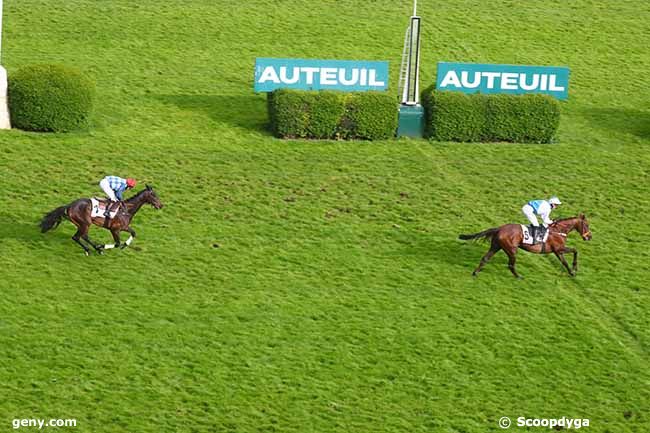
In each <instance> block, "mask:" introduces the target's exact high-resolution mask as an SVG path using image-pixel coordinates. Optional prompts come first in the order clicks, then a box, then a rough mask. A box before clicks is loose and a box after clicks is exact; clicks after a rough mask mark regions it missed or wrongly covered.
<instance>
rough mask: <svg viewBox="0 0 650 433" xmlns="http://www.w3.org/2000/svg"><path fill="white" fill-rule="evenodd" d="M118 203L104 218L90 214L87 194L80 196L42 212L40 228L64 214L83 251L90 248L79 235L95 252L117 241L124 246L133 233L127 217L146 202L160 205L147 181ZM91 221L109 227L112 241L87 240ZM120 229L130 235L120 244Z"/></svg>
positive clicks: (51, 225)
mask: <svg viewBox="0 0 650 433" xmlns="http://www.w3.org/2000/svg"><path fill="white" fill-rule="evenodd" d="M122 203H123V206H120V209H119V210H118V212H117V214H116V215H115V217H114V218H109V220H108V221H106V219H105V218H104V217H103V216H99V217H91V216H90V215H91V211H92V209H91V208H92V202H91V201H90V199H88V198H80V199H79V200H75V201H73V202H72V203H70V204H69V205H66V206H61V207H58V208H56V209H54V210H53V211H52V212H50V213H48V214H46V215H45V216H44V217H43V219H42V220H41V224H40V226H41V232H43V233H45V232H46V231H48V230H50V229H52V228H55V227H57V226H58V225H59V224H60V223H61V220H62V219H63V218H65V219H67V220H70V222H72V224H74V225H75V226H77V232H76V233H75V234H74V236H72V240H74V241H75V242H76V243H78V244H79V245H81V248H83V249H84V252H85V253H86V255H88V254H89V252H90V249H89V248H88V247H87V246H85V245H84V244H83V243H82V242H81V240H82V239H83V240H84V241H86V242H87V243H88V244H90V245H91V246H92V247H93V248H94V249H95V251H97V252H98V253H99V254H103V252H104V250H107V249H110V248H116V247H119V246H120V245H121V246H122V248H126V247H127V246H129V245H130V244H131V242H132V241H133V238H134V237H135V231H134V230H133V229H132V228H131V227H130V225H131V220H132V219H133V217H134V216H135V214H136V213H137V212H138V211H139V210H140V208H141V207H142V205H143V204H145V203H149V204H150V205H152V206H153V207H155V208H156V209H160V208H162V207H163V205H162V203H161V202H160V199H159V198H158V196H157V195H156V193H155V192H154V190H153V189H152V188H151V187H150V186H149V185H147V186H146V188H145V189H144V190H142V191H140V192H139V193H137V194H136V195H134V196H133V197H131V198H129V199H127V200H125V201H124V202H122ZM91 224H95V225H96V226H99V227H103V228H105V229H108V230H110V232H111V234H112V235H113V239H114V240H115V243H114V244H106V245H100V244H96V243H94V242H93V241H91V240H90V238H89V237H88V229H89V228H90V226H91ZM123 231H124V232H129V234H130V236H129V238H128V239H127V240H126V242H125V243H124V244H121V243H120V232H123Z"/></svg>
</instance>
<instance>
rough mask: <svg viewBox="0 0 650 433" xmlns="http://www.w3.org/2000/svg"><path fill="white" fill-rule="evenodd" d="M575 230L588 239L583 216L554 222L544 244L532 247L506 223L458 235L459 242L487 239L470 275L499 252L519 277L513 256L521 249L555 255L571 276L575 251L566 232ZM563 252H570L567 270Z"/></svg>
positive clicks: (517, 229)
mask: <svg viewBox="0 0 650 433" xmlns="http://www.w3.org/2000/svg"><path fill="white" fill-rule="evenodd" d="M572 230H577V231H578V233H580V236H582V239H584V240H585V241H589V240H591V231H590V230H589V223H588V222H587V219H586V218H585V216H584V214H580V216H577V217H572V218H564V219H561V220H557V221H555V222H554V223H553V224H551V225H550V226H549V232H548V239H547V240H546V242H543V243H539V244H536V245H526V244H523V240H524V236H523V233H522V231H521V225H520V224H506V225H502V226H501V227H495V228H491V229H487V230H484V231H482V232H480V233H475V234H473V235H460V236H459V239H462V240H469V239H490V241H491V245H490V249H489V250H488V252H487V253H485V255H484V256H483V258H482V259H481V262H480V263H479V265H478V267H477V268H476V269H475V270H474V272H473V273H472V275H474V276H477V275H478V273H479V272H481V269H482V268H483V266H484V265H485V264H486V263H487V262H488V261H489V260H490V259H491V258H492V256H493V255H494V254H496V253H497V252H498V251H499V250H503V251H504V252H505V253H506V254H507V255H508V258H509V260H508V268H510V272H512V274H513V275H514V276H515V277H517V278H521V277H520V276H519V274H517V271H516V270H515V261H516V259H515V255H516V254H517V248H522V249H524V250H526V251H530V252H531V253H537V254H548V253H553V254H555V255H556V257H557V258H558V259H560V262H562V264H563V265H564V267H565V268H566V270H567V271H568V272H569V275H571V276H574V275H575V274H576V272H577V271H578V251H577V250H576V249H575V248H569V247H567V246H566V245H565V244H566V238H567V235H568V234H569V232H571V231H572ZM564 253H573V266H572V267H571V268H569V264H568V263H567V261H566V259H565V258H564Z"/></svg>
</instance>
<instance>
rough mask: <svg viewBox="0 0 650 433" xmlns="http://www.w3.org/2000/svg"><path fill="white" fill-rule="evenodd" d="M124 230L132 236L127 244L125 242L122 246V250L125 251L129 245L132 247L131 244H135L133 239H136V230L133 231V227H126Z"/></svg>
mask: <svg viewBox="0 0 650 433" xmlns="http://www.w3.org/2000/svg"><path fill="white" fill-rule="evenodd" d="M122 230H124V231H126V232H129V235H130V236H129V238H128V239H127V240H126V242H124V245H122V249H124V248H126V247H128V246H129V245H131V242H133V239H135V230H133V229H132V228H131V227H126V228H124V229H122Z"/></svg>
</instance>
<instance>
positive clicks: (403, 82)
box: [397, 0, 424, 138]
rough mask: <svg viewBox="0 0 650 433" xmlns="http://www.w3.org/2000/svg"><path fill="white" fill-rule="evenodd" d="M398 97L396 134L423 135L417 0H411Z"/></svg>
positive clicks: (419, 136) (407, 135) (406, 135)
mask: <svg viewBox="0 0 650 433" xmlns="http://www.w3.org/2000/svg"><path fill="white" fill-rule="evenodd" d="M399 98H400V102H401V104H400V106H399V113H398V122H397V136H398V137H415V138H421V137H422V136H423V135H424V107H422V105H420V17H419V16H418V1H417V0H413V15H411V18H410V20H409V26H408V28H407V29H406V35H405V36H404V51H402V67H401V68H400V71H399Z"/></svg>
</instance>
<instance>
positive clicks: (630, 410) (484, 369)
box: [0, 0, 650, 433]
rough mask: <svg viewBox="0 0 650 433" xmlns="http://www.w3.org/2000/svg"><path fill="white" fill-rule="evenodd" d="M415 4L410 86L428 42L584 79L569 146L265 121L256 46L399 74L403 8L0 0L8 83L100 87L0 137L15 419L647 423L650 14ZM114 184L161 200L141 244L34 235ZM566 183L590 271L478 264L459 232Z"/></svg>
mask: <svg viewBox="0 0 650 433" xmlns="http://www.w3.org/2000/svg"><path fill="white" fill-rule="evenodd" d="M419 3H420V5H419V8H418V11H419V13H420V15H421V16H422V18H423V32H424V34H423V42H422V45H423V58H422V86H423V87H424V86H425V85H428V84H429V83H431V82H433V81H434V79H435V65H436V62H438V61H467V62H494V63H517V64H530V65H566V66H569V67H570V68H571V80H570V99H569V101H567V102H564V103H562V110H563V112H562V116H563V117H562V122H561V126H560V131H559V133H558V137H557V142H556V143H554V144H551V145H517V144H501V143H499V144H458V143H430V142H427V141H424V140H406V139H402V140H390V141H383V142H336V141H316V142H313V141H281V140H277V139H275V138H273V137H271V136H270V134H269V133H268V132H267V131H266V129H265V123H266V111H265V109H266V106H265V102H266V101H265V97H264V95H256V94H254V93H253V92H252V79H253V64H254V59H255V57H296V58H321V59H334V58H335V59H364V60H388V61H390V64H391V83H390V84H391V89H392V90H391V91H393V92H396V87H397V73H398V65H399V61H400V56H401V51H402V47H401V45H402V42H403V36H404V30H405V26H406V25H407V18H408V15H409V13H410V10H411V2H410V1H399V2H397V1H388V0H375V1H372V2H356V1H348V0H342V1H334V0H324V1H320V2H307V1H296V0H284V1H271V0H267V1H263V0H255V1H246V2H231V1H222V0H216V1H215V0H213V1H189V2H188V1H178V0H168V1H165V2H153V1H149V0H142V1H139V2H133V1H127V0H121V1H112V0H111V1H108V0H104V1H94V0H92V1H91V0H66V1H64V2H58V3H56V4H52V3H51V2H50V3H48V2H43V1H41V0H31V1H27V0H16V1H6V2H5V11H4V22H3V24H4V32H3V43H2V64H3V66H5V68H7V70H8V72H9V74H10V76H11V73H12V72H13V71H15V70H16V69H17V68H19V67H21V66H24V65H27V64H32V63H42V62H46V63H64V64H67V65H73V66H76V67H79V68H81V69H83V70H84V71H86V72H89V73H90V74H92V75H93V77H94V78H95V80H96V82H97V91H98V94H97V106H96V110H95V113H94V114H93V119H92V120H93V122H92V123H93V126H92V128H91V129H90V130H89V131H82V132H79V133H73V134H35V133H26V132H21V131H17V130H12V131H3V132H1V133H0V293H1V297H0V396H1V398H0V431H2V432H4V431H12V430H13V429H12V420H13V419H21V418H46V419H49V418H62V419H67V418H74V419H76V420H77V427H76V428H59V429H53V428H52V429H49V430H57V431H61V432H63V431H71V432H72V431H77V432H94V433H98V432H137V433H146V432H208V431H214V432H273V431H277V432H296V433H305V432H319V433H323V432H341V433H348V432H359V433H367V432H405V433H414V432H441V433H442V432H444V433H452V432H453V433H485V432H496V431H502V430H501V429H500V428H499V427H498V425H497V421H498V420H499V418H500V417H502V416H508V417H510V418H512V419H513V422H514V421H515V419H516V418H518V417H521V416H524V417H527V418H561V417H563V416H565V417H567V418H589V419H590V427H588V428H585V430H586V431H588V432H591V433H606V432H609V433H627V432H638V433H647V432H648V431H650V413H649V412H648V410H649V409H650V403H649V402H650V319H649V310H650V293H649V292H648V289H649V288H648V284H647V281H648V270H649V268H648V263H650V253H649V252H648V242H650V223H649V222H648V217H647V215H648V214H649V213H650V205H649V200H648V196H649V193H650V187H649V181H650V155H649V153H648V146H650V99H649V98H648V95H649V93H648V88H649V87H650V79H649V78H648V75H647V65H648V64H649V63H650V55H649V54H648V50H647V41H648V40H649V38H650V26H649V25H648V22H650V6H649V3H647V2H644V1H636V0H635V1H631V0H626V1H624V0H620V1H617V2H599V1H586V0H579V1H574V2H563V1H538V0H534V1H527V2H511V1H506V0H502V1H492V2H475V1H459V0H458V1H449V2H419ZM106 174H117V175H122V176H133V177H135V178H137V179H138V180H139V181H140V182H141V184H143V185H144V183H145V182H146V183H149V184H151V185H152V186H154V188H155V189H156V190H157V192H158V194H159V196H160V198H161V200H162V201H163V203H164V204H165V208H164V209H162V210H160V211H156V210H154V209H153V208H151V207H146V208H143V209H142V210H141V212H140V213H139V214H138V215H137V217H136V219H135V221H134V224H133V227H134V229H135V230H136V232H137V234H138V236H137V238H136V240H135V242H134V243H133V247H134V248H132V249H126V250H124V251H116V250H111V251H108V252H107V254H106V255H105V256H97V255H94V256H91V257H84V256H83V254H82V251H81V249H80V248H79V247H78V246H77V245H75V244H74V243H73V242H72V241H71V240H70V236H71V235H72V234H73V233H74V229H73V226H72V225H71V224H69V223H67V222H66V223H64V224H63V225H61V227H59V228H58V229H57V230H56V231H54V232H50V233H47V234H45V235H43V234H41V233H39V231H38V229H37V222H38V221H39V219H40V218H41V216H42V215H43V214H44V213H45V212H47V211H49V210H51V209H53V208H55V207H57V206H60V205H62V204H65V203H68V202H70V201H72V200H74V199H76V198H78V197H84V196H91V195H96V194H98V193H100V191H99V189H98V186H97V183H98V182H99V180H100V179H101V178H102V177H103V176H105V175H106ZM550 194H557V195H558V196H559V197H560V198H561V199H562V201H563V202H564V205H563V206H562V207H561V208H560V209H559V210H558V211H556V214H555V216H571V215H576V214H578V213H579V212H585V213H586V215H587V218H588V219H589V222H590V224H591V229H592V231H593V240H592V241H591V242H590V243H586V242H583V241H582V240H581V239H580V237H579V236H578V235H577V234H576V233H573V234H572V235H571V236H570V239H569V244H570V245H572V246H575V247H577V248H578V250H579V252H580V263H581V265H580V266H581V267H580V270H579V273H578V276H577V277H576V278H574V279H571V278H569V277H567V276H566V273H565V272H564V271H563V269H562V268H561V267H560V264H559V262H558V261H557V260H556V259H555V257H541V256H536V255H531V254H527V253H524V252H521V253H520V254H519V261H518V270H519V272H520V273H521V274H522V275H523V276H524V279H523V280H521V281H517V280H515V279H514V278H513V277H512V276H511V275H510V273H509V271H508V269H507V267H506V259H505V256H504V255H503V253H499V254H498V255H497V256H495V258H494V259H493V260H492V262H491V263H490V264H488V265H487V266H486V267H485V269H484V271H483V272H482V273H481V275H480V277H478V278H476V279H473V278H472V277H471V271H472V270H473V268H474V267H475V266H476V265H477V263H478V261H479V259H480V257H481V256H482V254H483V253H484V252H485V250H486V249H487V246H486V245H483V244H472V243H462V242H461V241H458V240H457V236H458V234H459V233H468V232H469V233H473V232H476V231H479V230H483V229H485V228H488V227H493V226H495V225H500V224H503V223H507V222H524V221H525V219H524V216H523V215H521V213H520V208H521V206H522V205H523V203H525V202H526V201H527V200H529V199H531V198H543V197H547V196H549V195H550ZM91 237H92V238H94V239H98V240H101V241H109V239H110V235H109V233H108V232H105V231H102V230H100V229H97V228H95V229H92V230H91ZM26 430H34V428H31V429H29V428H26ZM509 431H548V428H546V429H544V428H529V429H526V428H518V427H513V428H511V429H510V430H509Z"/></svg>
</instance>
